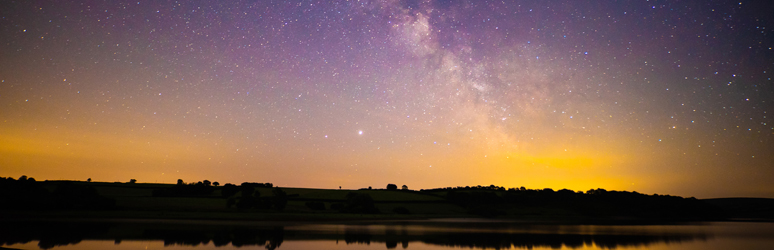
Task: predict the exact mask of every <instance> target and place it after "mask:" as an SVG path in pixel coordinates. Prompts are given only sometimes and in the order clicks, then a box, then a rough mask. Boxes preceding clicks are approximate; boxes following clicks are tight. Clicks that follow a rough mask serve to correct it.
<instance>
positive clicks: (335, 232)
mask: <svg viewBox="0 0 774 250" xmlns="http://www.w3.org/2000/svg"><path fill="white" fill-rule="evenodd" d="M633 228H637V227H633ZM656 229H657V230H654V229H653V228H651V229H649V230H644V231H643V230H642V229H641V228H639V229H637V230H626V228H616V229H611V227H593V226H591V227H589V226H535V225H532V226H526V225H522V226H514V225H508V226H502V225H499V226H480V225H479V226H471V225H468V224H459V225H456V226H449V225H441V226H439V225H423V224H410V223H401V224H391V225H385V224H375V225H288V226H277V225H248V224H244V223H240V224H236V225H235V224H228V223H215V224H212V223H211V224H205V225H202V224H195V223H188V224H178V223H169V222H167V223H158V222H152V223H148V222H146V223H126V222H123V223H72V222H69V223H61V222H60V223H53V222H35V223H33V222H13V223H3V225H2V226H0V245H13V244H23V243H28V242H32V241H38V242H39V243H38V246H39V247H40V248H42V249H50V248H54V247H57V246H66V245H71V244H72V245H74V244H78V243H80V242H81V241H84V240H112V241H115V242H116V244H120V243H121V242H122V241H138V240H144V241H148V240H151V241H159V240H160V241H163V242H164V245H165V246H204V245H208V244H212V245H213V246H215V247H222V246H228V245H231V246H234V247H242V246H263V247H265V248H266V249H269V250H272V249H280V248H281V246H282V243H283V242H284V241H309V240H323V241H336V242H342V241H343V242H344V243H346V244H368V245H372V244H374V245H384V246H386V248H387V249H395V248H398V246H400V247H402V248H404V249H407V248H409V245H411V243H412V242H421V243H424V244H428V245H435V246H441V247H450V248H451V247H454V248H457V247H463V248H476V249H507V248H511V247H517V248H528V249H529V248H540V247H550V248H561V247H568V248H582V247H584V246H591V245H596V246H597V247H601V248H608V249H613V248H618V247H633V246H636V247H639V246H648V245H651V244H657V243H678V242H685V241H694V240H706V239H708V238H710V237H711V235H709V234H707V233H704V232H700V231H698V232H697V231H692V230H688V231H674V230H672V231H670V230H663V229H658V228H656Z"/></svg>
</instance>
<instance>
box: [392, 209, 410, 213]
mask: <svg viewBox="0 0 774 250" xmlns="http://www.w3.org/2000/svg"><path fill="white" fill-rule="evenodd" d="M392 212H394V213H396V214H411V212H409V210H408V208H405V207H396V208H393V209H392Z"/></svg>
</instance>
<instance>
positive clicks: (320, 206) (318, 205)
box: [306, 201, 325, 210]
mask: <svg viewBox="0 0 774 250" xmlns="http://www.w3.org/2000/svg"><path fill="white" fill-rule="evenodd" d="M306 207H308V208H309V209H312V210H325V203H322V202H319V201H307V202H306Z"/></svg>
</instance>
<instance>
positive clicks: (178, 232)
mask: <svg viewBox="0 0 774 250" xmlns="http://www.w3.org/2000/svg"><path fill="white" fill-rule="evenodd" d="M284 236H285V232H284V230H283V228H282V227H276V228H272V229H256V228H247V227H237V228H230V229H221V230H217V231H213V230H206V231H205V230H182V229H147V230H145V231H144V233H143V238H148V239H162V240H164V245H165V246H170V245H181V246H198V245H205V244H208V243H209V242H210V241H212V243H213V245H215V246H216V247H220V246H225V245H228V244H229V243H231V245H233V246H235V247H242V246H266V249H269V250H274V249H277V248H278V247H279V246H280V245H282V242H283V241H284Z"/></svg>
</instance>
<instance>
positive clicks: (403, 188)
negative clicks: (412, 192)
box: [400, 185, 408, 190]
mask: <svg viewBox="0 0 774 250" xmlns="http://www.w3.org/2000/svg"><path fill="white" fill-rule="evenodd" d="M400 189H401V190H408V186H406V185H403V187H401V188H400Z"/></svg>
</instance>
